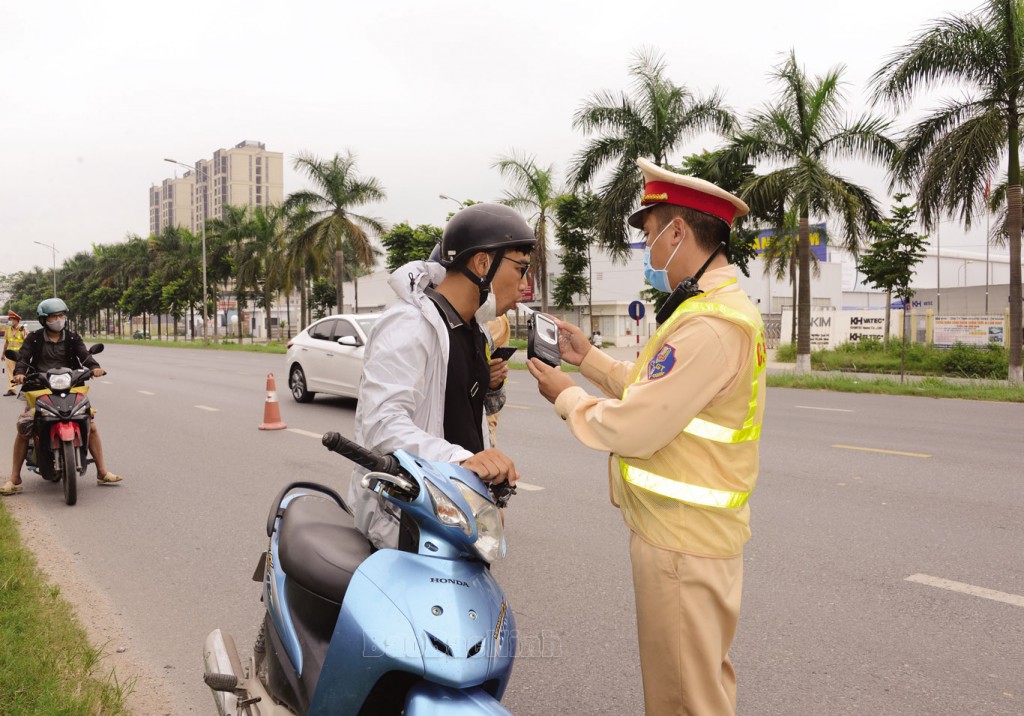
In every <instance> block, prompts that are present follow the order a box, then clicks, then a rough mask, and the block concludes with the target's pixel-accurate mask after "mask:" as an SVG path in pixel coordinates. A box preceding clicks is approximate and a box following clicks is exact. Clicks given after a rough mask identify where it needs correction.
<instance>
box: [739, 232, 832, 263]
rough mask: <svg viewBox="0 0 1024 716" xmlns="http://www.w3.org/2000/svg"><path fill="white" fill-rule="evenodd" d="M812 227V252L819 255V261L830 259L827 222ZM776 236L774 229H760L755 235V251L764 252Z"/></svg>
mask: <svg viewBox="0 0 1024 716" xmlns="http://www.w3.org/2000/svg"><path fill="white" fill-rule="evenodd" d="M810 228H811V236H810V242H811V253H812V254H814V255H815V256H816V257H817V259H818V261H822V262H825V261H828V230H827V229H826V228H825V224H811V227H810ZM774 238H775V230H774V229H765V230H763V231H758V232H757V236H755V237H754V250H755V252H756V253H758V254H762V253H764V250H765V249H766V248H768V246H769V245H770V244H771V243H772V240H773V239H774Z"/></svg>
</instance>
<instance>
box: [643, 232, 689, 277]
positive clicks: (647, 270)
mask: <svg viewBox="0 0 1024 716" xmlns="http://www.w3.org/2000/svg"><path fill="white" fill-rule="evenodd" d="M670 226H672V223H671V222H669V223H668V224H666V226H665V228H664V229H662V230H661V231H660V232H659V233H658V235H657V236H655V237H654V241H652V242H651V245H650V246H648V247H647V248H646V249H645V250H644V278H646V279H647V283H649V284H651V288H653V289H654V290H656V291H661V292H662V293H672V285H671V284H670V283H669V280H668V265H669V264H670V263H672V258H673V257H674V256H675V255H676V251H678V250H679V246H682V243H680V244H679V246H676V249H675V251H673V252H672V256H669V257H668V262H666V264H665V268H661V269H656V268H654V267H653V266H651V249H652V248H654V245H655V244H656V243H658V239H660V238H661V235H662V234H664V233H665V231H667V230H668V227H670Z"/></svg>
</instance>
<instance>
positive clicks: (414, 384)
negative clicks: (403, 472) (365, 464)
mask: <svg viewBox="0 0 1024 716" xmlns="http://www.w3.org/2000/svg"><path fill="white" fill-rule="evenodd" d="M444 276H445V269H444V268H443V267H442V266H441V265H440V264H437V263H434V262H427V261H413V262H410V263H407V264H405V265H404V266H402V267H400V268H399V269H397V270H396V271H395V272H394V273H392V274H391V277H390V278H389V279H388V283H389V285H390V286H391V288H392V290H394V292H395V293H396V294H397V295H398V297H399V299H400V300H399V301H398V302H397V303H395V304H394V305H393V306H391V307H390V308H389V309H388V310H387V311H385V312H384V314H383V315H382V316H381V317H380V319H378V321H377V323H376V324H374V326H373V329H372V330H371V331H370V335H369V337H368V340H367V344H366V353H365V357H364V362H363V374H362V377H361V378H360V381H359V403H358V404H357V406H356V418H355V423H356V424H355V441H356V442H357V443H359V444H360V445H364V446H366V447H368V448H370V449H372V450H375V451H376V452H379V453H382V454H383V453H390V452H394V451H395V450H399V449H402V450H408V451H409V452H411V453H414V454H416V455H419V456H421V457H424V458H426V459H427V460H436V461H442V462H462V461H463V460H466V459H467V458H469V457H471V456H472V455H473V453H472V452H470V451H469V450H466V449H464V448H462V447H460V446H459V445H455V444H452V443H450V442H448V441H447V440H445V439H444V438H443V437H441V436H443V435H444V396H445V384H446V381H447V375H448V351H449V343H448V328H447V326H446V325H445V322H444V320H443V319H442V318H441V314H440V313H439V312H438V310H437V307H436V306H435V305H434V303H433V301H431V300H430V298H428V297H427V296H426V294H425V293H424V290H425V289H426V288H427V287H429V286H430V285H431V284H433V285H437V284H440V283H441V281H442V280H443V279H444ZM480 430H481V433H482V434H483V438H484V447H485V448H487V447H489V443H490V440H489V432H488V430H487V422H486V418H484V419H483V420H481V426H480ZM365 473H366V471H365V470H364V469H362V468H357V469H356V470H355V471H354V472H353V474H352V482H351V484H350V486H349V491H348V499H349V504H350V505H351V507H352V509H353V511H354V512H355V516H356V527H358V528H359V530H360V531H361V532H362V533H363V534H365V535H366V536H367V537H368V538H369V539H370V541H371V542H372V543H373V544H374V545H375V546H377V547H395V546H397V544H398V510H397V509H396V508H394V507H393V506H392V505H391V504H390V503H386V502H385V503H384V506H385V509H386V512H381V511H380V507H379V506H378V504H377V496H376V495H375V494H374V493H373V492H371V491H370V490H368V489H366V488H364V487H362V486H361V485H360V484H359V483H360V480H361V479H362V476H363V475H364V474H365Z"/></svg>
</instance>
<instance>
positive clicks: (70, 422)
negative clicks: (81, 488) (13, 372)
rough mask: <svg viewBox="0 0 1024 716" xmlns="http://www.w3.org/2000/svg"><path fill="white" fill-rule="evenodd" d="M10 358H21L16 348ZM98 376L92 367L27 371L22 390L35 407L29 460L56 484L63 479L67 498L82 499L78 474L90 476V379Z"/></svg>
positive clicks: (69, 501)
mask: <svg viewBox="0 0 1024 716" xmlns="http://www.w3.org/2000/svg"><path fill="white" fill-rule="evenodd" d="M102 350H103V344H102V343H97V344H96V345H94V346H92V347H91V348H90V349H89V353H91V354H93V355H95V354H97V353H100V352H101V351H102ZM4 355H5V357H7V358H9V359H11V360H17V359H18V356H17V354H16V353H15V352H14V351H10V350H9V351H7V353H5V354H4ZM90 378H92V369H91V368H79V369H71V368H54V369H52V370H49V371H47V372H46V373H37V372H31V373H28V374H26V375H25V382H24V384H23V385H22V387H21V393H22V395H24V396H25V399H26V400H27V401H28V405H29V408H35V415H34V417H33V420H32V435H31V438H30V440H29V444H28V454H27V455H26V457H25V462H26V464H27V466H28V469H29V470H31V471H32V472H38V473H39V474H40V475H41V476H42V477H43V479H45V480H49V481H50V482H58V481H60V482H62V483H63V486H64V502H66V503H67V504H69V505H73V504H75V502H76V501H77V500H78V475H84V474H85V471H86V469H87V468H88V466H89V463H91V462H92V459H91V458H90V457H89V428H90V426H91V424H92V406H91V405H90V403H89V397H88V395H87V394H88V392H89V388H88V387H86V385H85V382H86V381H87V380H89V379H90Z"/></svg>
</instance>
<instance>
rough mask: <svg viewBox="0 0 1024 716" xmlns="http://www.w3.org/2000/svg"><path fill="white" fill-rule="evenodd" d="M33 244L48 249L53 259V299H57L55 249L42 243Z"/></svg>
mask: <svg viewBox="0 0 1024 716" xmlns="http://www.w3.org/2000/svg"><path fill="white" fill-rule="evenodd" d="M32 243H33V244H39V245H40V246H45V247H46V248H48V249H50V253H51V255H52V258H53V297H54V298H56V297H57V247H56V246H51V245H50V244H44V243H43V242H42V241H33V242H32Z"/></svg>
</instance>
